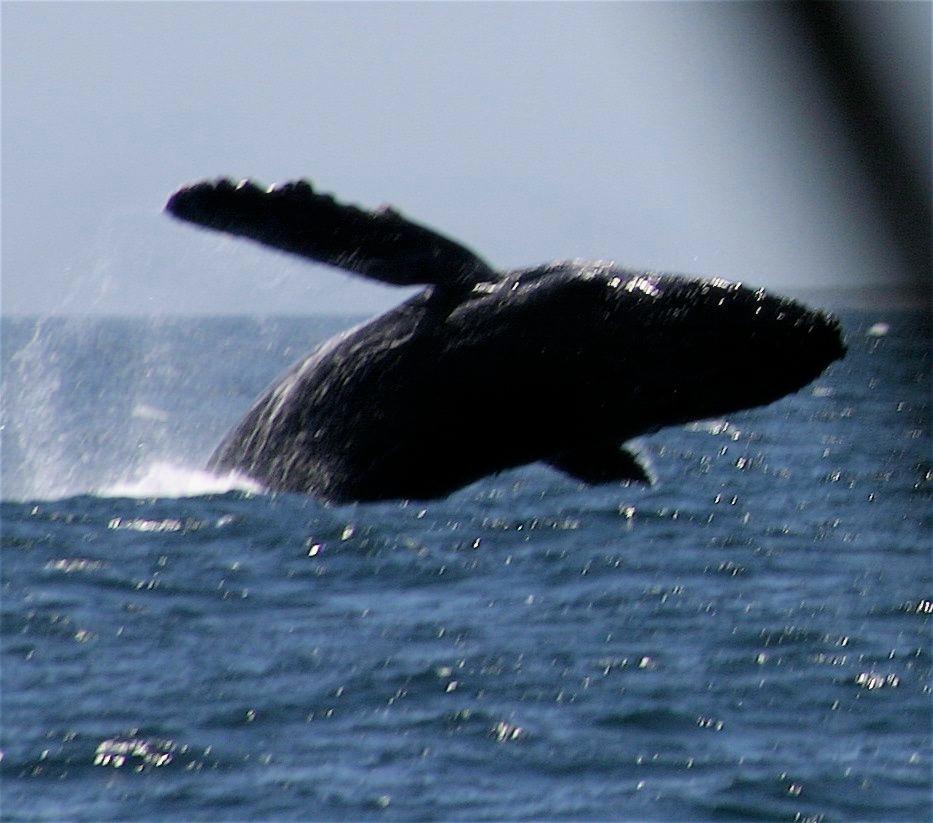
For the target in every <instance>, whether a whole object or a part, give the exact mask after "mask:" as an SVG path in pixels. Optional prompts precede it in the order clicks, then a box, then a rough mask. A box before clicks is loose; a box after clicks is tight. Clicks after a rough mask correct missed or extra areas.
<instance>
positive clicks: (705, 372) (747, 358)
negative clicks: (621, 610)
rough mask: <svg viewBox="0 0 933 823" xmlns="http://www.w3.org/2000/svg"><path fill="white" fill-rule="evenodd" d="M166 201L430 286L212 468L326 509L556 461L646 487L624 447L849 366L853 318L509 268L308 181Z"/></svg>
mask: <svg viewBox="0 0 933 823" xmlns="http://www.w3.org/2000/svg"><path fill="white" fill-rule="evenodd" d="M166 209H167V210H168V211H169V212H170V213H171V214H172V215H174V216H175V217H178V218H180V219H182V220H186V221H189V222H192V223H195V224H197V225H200V226H205V227H207V228H211V229H216V230H219V231H224V232H228V233H231V234H234V235H239V236H243V237H248V238H251V239H253V240H256V241H259V242H260V243H263V244H265V245H268V246H272V247H274V248H277V249H281V250H284V251H287V252H292V253H294V254H299V255H302V256H304V257H308V258H310V259H311V260H315V261H318V262H321V263H326V264H328V265H331V266H336V267H338V268H342V269H346V270H348V271H351V272H355V273H356V274H359V275H362V276H364V277H369V278H373V279H375V280H380V281H382V282H384V283H393V284H396V285H402V286H412V285H421V286H424V287H425V288H424V289H423V290H422V291H421V292H419V293H418V294H416V295H415V296H414V297H412V298H411V299H409V300H407V301H406V302H404V303H402V304H401V305H400V306H398V307H396V308H395V309H393V310H391V311H389V312H387V313H386V314H383V315H381V316H380V317H376V318H375V319H374V320H371V321H369V322H368V323H365V324H364V325H361V326H358V327H357V328H354V329H351V330H350V331H347V332H345V333H343V334H340V335H338V336H337V337H335V338H333V339H331V340H329V341H328V342H326V343H324V344H323V345H322V346H321V347H320V348H318V349H317V350H316V351H314V352H312V353H311V354H309V355H308V356H306V357H304V358H303V359H302V360H300V361H299V362H298V363H296V364H295V365H294V366H293V367H292V368H291V369H290V370H289V371H288V372H287V373H286V374H285V375H284V376H282V377H281V378H280V379H279V380H278V381H276V382H275V383H274V384H273V385H272V386H271V387H270V388H269V389H268V390H267V391H266V392H265V393H263V394H262V396H261V397H260V398H259V399H258V400H257V401H256V402H255V404H254V405H253V406H252V408H251V409H250V410H249V411H248V412H247V413H246V416H245V417H244V418H243V420H242V421H241V422H240V423H239V424H237V425H236V426H235V427H234V429H233V430H232V431H231V432H230V433H229V434H227V436H226V437H225V438H224V440H223V441H222V442H221V444H220V445H219V446H218V448H217V449H216V451H215V452H214V454H213V456H212V457H211V458H210V462H209V468H211V469H213V470H217V469H234V470H237V471H240V472H242V473H245V474H246V475H248V476H250V477H251V478H254V479H255V480H257V481H259V482H260V483H262V484H263V485H264V486H265V487H267V488H268V489H270V490H282V491H293V492H303V493H307V494H311V495H314V496H317V497H319V498H322V499H324V500H326V501H333V502H349V501H374V500H385V499H402V498H404V499H428V498H436V497H441V496H444V495H447V494H449V493H450V492H452V491H454V490H456V489H458V488H460V487H462V486H464V485H466V484H468V483H471V482H473V481H475V480H478V479H480V478H482V477H484V476H486V475H489V474H492V473H495V472H499V471H502V470H504V469H508V468H512V467H516V466H522V465H524V464H527V463H532V462H535V461H543V462H545V463H548V464H550V465H551V466H553V467H555V468H557V469H559V470H561V471H563V472H565V473H566V474H568V475H570V476H572V477H574V478H577V479H579V480H582V481H585V482H586V483H605V482H609V481H641V482H649V475H648V473H647V471H646V469H645V468H644V467H643V466H642V464H641V463H640V461H639V459H638V457H637V456H636V455H635V454H634V453H633V452H632V451H630V450H629V449H627V448H626V446H625V443H626V441H628V440H630V439H631V438H634V437H636V436H638V435H642V434H646V433H649V432H655V431H657V430H658V429H661V428H663V427H665V426H672V425H677V424H683V423H687V422H689V421H693V420H699V419H704V418H709V417H714V416H720V415H723V414H728V413H730V412H735V411H738V410H740V409H747V408H750V407H753V406H761V405H764V404H767V403H771V402H773V401H775V400H777V399H778V398H780V397H783V396H784V395H786V394H789V393H791V392H794V391H796V390H798V389H800V388H802V387H803V386H805V385H806V384H807V383H809V382H810V381H812V380H814V379H815V378H816V377H817V376H818V375H819V374H820V373H822V371H823V370H824V369H825V368H826V367H827V366H828V365H829V364H830V363H831V362H832V361H834V360H836V359H838V358H840V357H842V356H843V354H844V352H845V348H844V346H843V343H842V339H841V333H840V328H839V325H838V324H837V322H836V321H835V320H834V319H833V318H832V317H829V316H827V315H825V314H823V313H821V312H819V311H813V310H810V309H808V308H806V307H805V306H802V305H800V304H799V303H797V302H794V301H792V300H789V299H786V298H782V297H777V296H772V295H769V294H767V293H765V292H764V291H763V290H761V289H753V288H748V287H746V286H743V285H741V284H739V283H729V282H726V281H724V280H721V279H718V278H713V279H697V278H686V277H681V276H676V275H668V274H658V273H654V272H647V271H633V270H629V269H624V268H619V267H616V266H615V265H613V264H611V263H604V262H580V261H573V262H559V263H550V264H547V265H543V266H537V267H534V268H528V269H520V270H516V271H497V270H496V269H494V268H492V267H491V266H490V265H489V264H488V263H486V262H485V261H484V260H482V259H481V258H480V257H478V256H477V255H476V254H474V253H473V252H472V251H470V250H469V249H467V248H465V247H464V246H462V245H460V244H459V243H457V242H454V241H453V240H450V239H448V238H446V237H443V236H442V235H440V234H438V233H436V232H434V231H433V230H431V229H429V228H426V227H424V226H420V225H418V224H416V223H413V222H411V221H409V220H407V219H405V218H404V217H403V216H402V215H401V214H399V213H398V212H397V211H395V210H393V209H391V208H387V207H384V208H381V209H379V210H377V211H365V210H363V209H360V208H357V207H355V206H350V205H344V204H341V203H339V202H337V201H335V200H334V198H333V197H331V196H330V195H326V194H319V193H317V192H316V191H314V189H313V188H312V186H311V184H310V183H308V182H306V181H301V182H296V183H287V184H285V185H281V186H278V187H272V188H269V189H265V188H261V187H259V186H257V185H255V184H253V183H251V182H248V181H244V182H241V183H233V182H231V181H229V180H218V181H212V182H202V183H197V184H195V185H191V186H187V187H185V188H182V189H180V190H179V191H178V192H176V193H175V194H174V195H172V197H171V199H170V200H169V201H168V204H167V206H166Z"/></svg>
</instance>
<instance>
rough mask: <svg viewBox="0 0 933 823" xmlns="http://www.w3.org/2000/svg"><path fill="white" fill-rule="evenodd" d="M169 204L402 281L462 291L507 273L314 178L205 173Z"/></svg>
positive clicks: (205, 221) (284, 246)
mask: <svg viewBox="0 0 933 823" xmlns="http://www.w3.org/2000/svg"><path fill="white" fill-rule="evenodd" d="M165 208H166V210H167V211H168V212H169V213H170V214H172V215H173V216H175V217H177V218H179V219H180V220H185V221H187V222H190V223H195V224H196V225H199V226H204V227H206V228H210V229H215V230H217V231H223V232H227V233H229V234H234V235H238V236H240V237H248V238H250V239H252V240H256V241H258V242H260V243H262V244H264V245H266V246H271V247H273V248H276V249H280V250H282V251H287V252H291V253H292V254H298V255H301V256H302V257H307V258H309V259H311V260H315V261H317V262H320V263H326V264H328V265H331V266H336V267H337V268H341V269H345V270H347V271H352V272H354V273H356V274H360V275H362V276H364V277H369V278H372V279H374V280H380V281H382V282H383V283H391V284H393V285H396V286H415V285H433V286H436V287H439V288H440V289H444V290H446V289H450V290H451V291H455V292H460V291H464V290H469V289H470V288H472V287H473V286H474V285H475V284H477V283H482V282H488V281H492V280H496V279H498V278H499V274H498V273H497V272H496V271H495V270H494V269H493V268H492V267H491V266H489V264H488V263H486V262H485V261H484V260H482V259H481V258H480V257H478V256H477V255H476V254H474V253H473V252H472V251H470V249H468V248H466V247H465V246H462V245H460V244H459V243H457V242H455V241H453V240H450V239H449V238H447V237H444V236H443V235H441V234H438V233H437V232H435V231H434V230H433V229H429V228H427V227H425V226H420V225H418V224H417V223H413V222H411V221H410V220H408V219H407V218H405V217H404V216H403V215H402V214H401V213H400V212H398V211H397V210H395V209H394V208H392V207H391V206H382V207H380V208H379V209H377V210H376V211H367V210H365V209H361V208H358V207H357V206H352V205H346V204H343V203H339V202H337V200H335V199H334V197H333V196H332V195H330V194H321V193H318V192H316V191H315V190H314V187H313V186H312V185H311V183H310V182H308V181H307V180H299V181H295V182H291V183H285V184H283V185H281V186H272V187H270V188H261V187H259V186H257V185H256V184H254V183H252V182H249V181H242V182H240V183H234V182H233V181H231V180H226V179H222V180H216V181H204V182H201V183H195V184H194V185H190V186H185V187H184V188H182V189H179V190H178V191H177V192H175V194H173V195H172V197H171V198H170V199H169V201H168V203H167V204H166V207H165Z"/></svg>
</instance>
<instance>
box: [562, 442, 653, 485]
mask: <svg viewBox="0 0 933 823" xmlns="http://www.w3.org/2000/svg"><path fill="white" fill-rule="evenodd" d="M546 462H547V464H548V465H549V466H553V467H554V468H555V469H558V470H559V471H562V472H564V474H569V475H570V476H571V477H573V478H575V479H577V480H582V481H583V482H584V483H589V484H591V485H598V484H600V483H613V482H620V481H626V480H627V481H631V482H635V483H647V484H648V485H649V486H650V485H653V484H654V476H653V473H652V472H651V469H650V468H649V467H648V465H647V463H646V462H645V461H644V460H643V458H641V457H639V455H637V454H636V453H635V452H633V451H631V450H629V449H627V448H625V447H624V446H618V445H617V444H615V443H594V444H590V445H586V446H583V447H581V448H578V449H574V450H573V451H566V452H561V453H560V454H558V455H556V456H555V457H552V458H550V459H548V460H547V461H546Z"/></svg>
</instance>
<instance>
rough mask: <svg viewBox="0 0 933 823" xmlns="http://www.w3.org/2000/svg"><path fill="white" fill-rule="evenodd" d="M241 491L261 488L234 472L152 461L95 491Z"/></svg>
mask: <svg viewBox="0 0 933 823" xmlns="http://www.w3.org/2000/svg"><path fill="white" fill-rule="evenodd" d="M230 491H243V492H247V493H249V494H260V493H261V492H262V491H263V488H262V486H261V485H259V483H257V482H256V481H255V480H250V478H248V477H244V476H243V475H241V474H237V473H236V472H227V473H224V474H211V473H210V472H207V471H204V470H203V469H192V468H189V467H186V466H178V465H174V464H172V463H164V462H156V463H153V464H152V465H150V466H148V467H147V468H146V469H145V470H144V471H143V473H142V475H141V476H139V477H137V478H134V479H132V480H124V481H120V482H117V483H114V484H113V485H112V486H108V487H106V488H104V489H100V490H98V491H97V494H99V495H100V496H101V497H200V496H201V495H205V494H225V493H226V492H230Z"/></svg>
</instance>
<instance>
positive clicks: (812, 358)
mask: <svg viewBox="0 0 933 823" xmlns="http://www.w3.org/2000/svg"><path fill="white" fill-rule="evenodd" d="M598 279H599V280H601V281H602V283H603V285H604V287H605V298H604V306H605V311H606V315H605V316H606V319H607V321H608V322H607V323H606V325H605V326H604V329H605V333H604V335H603V341H604V345H606V348H607V350H608V353H609V355H610V357H611V359H612V361H613V362H615V363H618V364H619V365H620V367H621V368H619V369H618V370H617V371H616V374H615V376H614V380H615V381H618V382H619V384H620V385H623V384H628V385H629V387H630V388H628V389H627V390H626V391H629V392H632V393H633V394H634V397H633V399H632V402H635V403H640V404H642V405H643V406H644V407H645V408H646V410H647V411H648V414H649V417H651V418H653V419H655V420H658V421H663V422H662V423H661V425H669V424H670V423H677V422H686V421H688V420H696V419H702V418H706V417H713V416H719V415H722V414H728V413H731V412H734V411H738V410H740V409H746V408H751V407H754V406H761V405H765V404H768V403H771V402H773V401H775V400H778V399H779V398H781V397H784V396H785V395H787V394H790V393H792V392H795V391H797V390H798V389H801V388H802V387H804V386H806V385H807V384H808V383H810V382H812V381H813V380H815V379H816V378H817V377H818V376H819V375H820V374H821V373H822V372H823V371H824V370H825V369H826V367H827V366H829V365H830V363H832V362H833V361H835V360H838V359H839V358H841V357H843V356H844V354H845V345H844V343H843V340H842V331H841V328H840V326H839V323H838V321H837V320H836V319H835V318H834V317H832V316H831V315H828V314H826V313H824V312H822V311H818V310H814V309H810V308H808V307H806V306H804V305H803V304H801V303H799V302H797V301H795V300H791V299H789V298H786V297H780V296H776V295H772V294H769V293H768V292H766V291H765V290H763V289H756V288H749V287H747V286H744V285H742V284H740V283H730V282H727V281H725V280H721V279H718V278H711V279H696V278H686V277H678V276H674V275H655V274H650V273H631V272H619V271H618V270H616V271H615V272H614V273H613V272H607V273H605V274H603V275H602V276H600V277H599V278H598ZM607 338H608V339H607ZM635 374H637V375H638V379H637V380H633V379H632V378H633V375H635Z"/></svg>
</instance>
